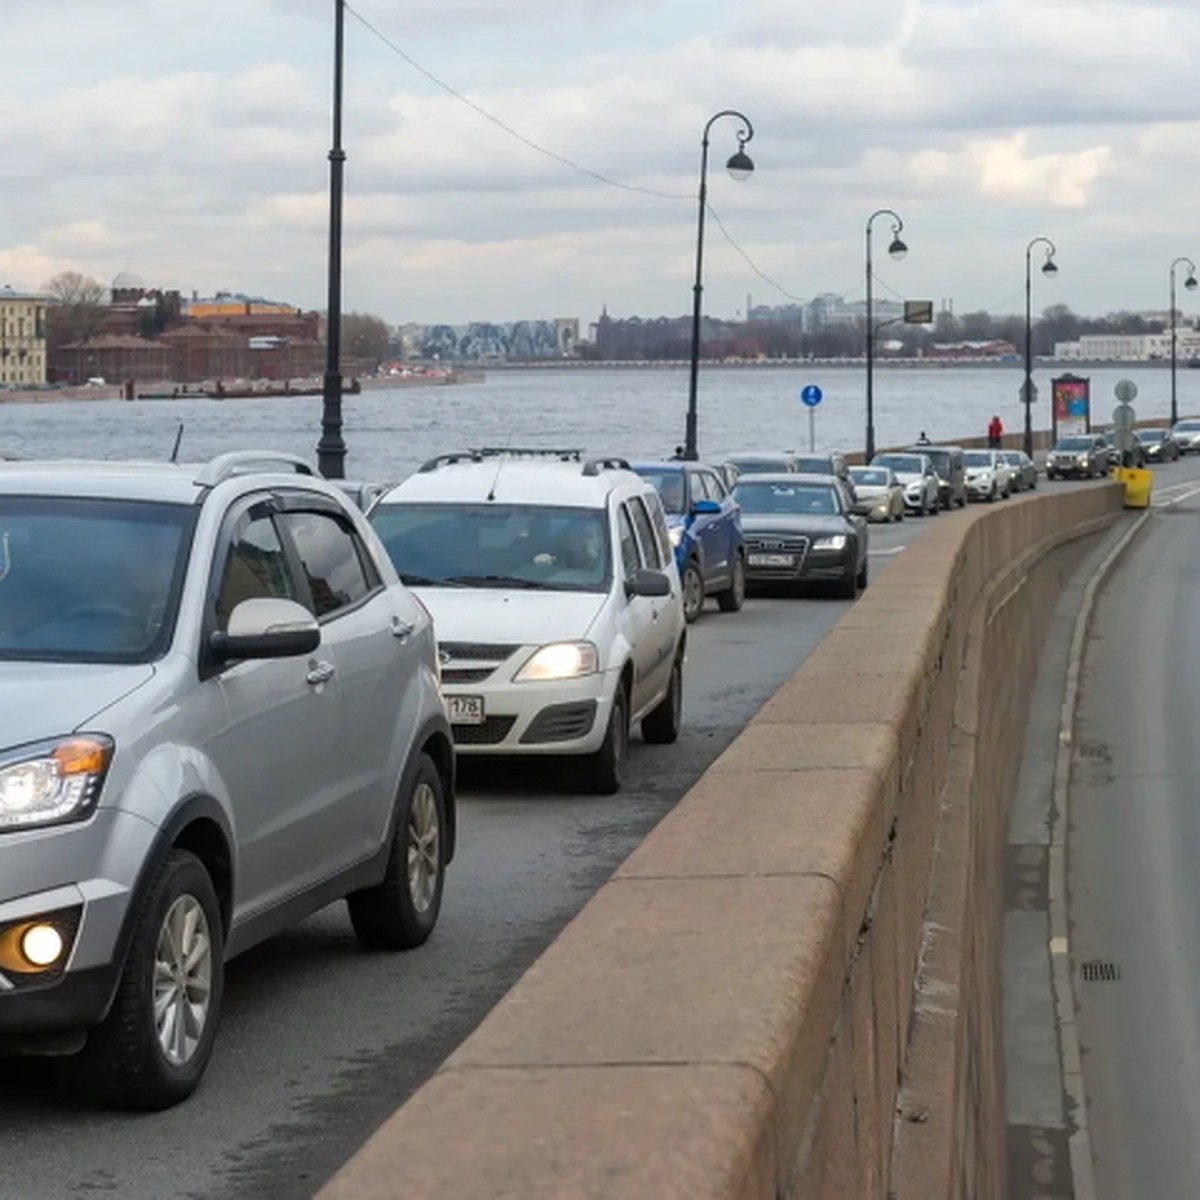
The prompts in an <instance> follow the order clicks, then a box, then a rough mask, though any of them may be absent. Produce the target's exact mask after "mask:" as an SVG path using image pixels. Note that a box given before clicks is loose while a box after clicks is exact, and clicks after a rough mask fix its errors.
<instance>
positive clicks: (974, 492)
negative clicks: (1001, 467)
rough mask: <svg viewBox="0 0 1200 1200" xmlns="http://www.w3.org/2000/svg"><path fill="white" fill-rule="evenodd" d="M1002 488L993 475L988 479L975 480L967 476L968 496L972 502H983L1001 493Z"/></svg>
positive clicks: (978, 478)
mask: <svg viewBox="0 0 1200 1200" xmlns="http://www.w3.org/2000/svg"><path fill="white" fill-rule="evenodd" d="M999 490H1000V488H999V485H998V484H997V482H996V480H995V478H994V477H993V476H991V475H989V476H987V478H980V477H977V478H974V479H972V478H971V477H970V476H969V475H968V476H967V495H968V496H969V497H970V498H971V499H972V500H983V499H985V498H986V497H988V496H991V495H993V494H995V493H997V492H999Z"/></svg>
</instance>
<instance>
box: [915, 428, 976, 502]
mask: <svg viewBox="0 0 1200 1200" xmlns="http://www.w3.org/2000/svg"><path fill="white" fill-rule="evenodd" d="M907 452H908V453H909V454H924V455H925V456H926V457H927V458H928V459H929V461H930V462H931V463H933V469H934V471H936V472H937V478H938V503H939V504H940V505H941V506H942V508H943V509H946V510H949V509H951V508H953V507H954V506H955V505H956V504H957V505H958V507H959V508H966V507H967V474H966V465H965V463H964V461H963V450H962V447H961V446H930V445H928V444H925V443H922V444H920V445H916V446H909V447H908V451H907Z"/></svg>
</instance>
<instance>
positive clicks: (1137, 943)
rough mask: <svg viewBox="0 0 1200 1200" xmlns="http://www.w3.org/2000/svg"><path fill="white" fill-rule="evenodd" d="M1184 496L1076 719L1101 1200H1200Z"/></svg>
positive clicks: (1109, 613) (1096, 632)
mask: <svg viewBox="0 0 1200 1200" xmlns="http://www.w3.org/2000/svg"><path fill="white" fill-rule="evenodd" d="M1167 469H1168V470H1169V469H1170V468H1167ZM1192 474H1193V475H1195V474H1196V472H1195V470H1194V469H1193V471H1192ZM1165 492H1166V488H1165V487H1164V489H1163V493H1165ZM1174 496H1175V498H1176V502H1175V503H1174V504H1172V505H1171V506H1170V507H1164V508H1162V509H1160V510H1159V511H1157V512H1155V513H1154V514H1153V515H1152V517H1151V519H1150V522H1149V524H1148V525H1147V526H1146V528H1145V529H1144V530H1143V532H1142V533H1141V535H1140V536H1139V538H1138V539H1137V540H1136V541H1135V542H1134V543H1133V545H1132V546H1131V547H1130V549H1129V550H1128V551H1127V552H1126V554H1125V557H1124V559H1123V561H1122V563H1121V564H1120V565H1119V566H1118V568H1117V570H1116V572H1115V573H1114V575H1113V576H1112V577H1111V579H1110V582H1109V584H1108V585H1107V587H1106V588H1105V589H1104V591H1103V593H1102V594H1101V597H1100V599H1099V601H1098V604H1097V608H1096V613H1095V617H1094V620H1093V624H1092V632H1091V637H1090V639H1089V642H1088V647H1087V657H1086V660H1085V667H1084V676H1083V685H1082V688H1081V692H1080V705H1079V710H1078V718H1077V722H1076V753H1075V762H1074V769H1073V784H1072V795H1071V828H1070V831H1069V845H1068V855H1069V871H1070V876H1069V885H1070V886H1069V895H1070V916H1071V923H1072V926H1071V959H1072V967H1073V969H1074V979H1075V995H1076V1003H1077V1006H1078V1028H1079V1038H1080V1046H1081V1051H1082V1058H1083V1078H1084V1084H1085V1090H1086V1094H1087V1103H1088V1119H1089V1122H1090V1125H1091V1131H1092V1147H1093V1154H1094V1157H1095V1164H1096V1180H1097V1192H1098V1195H1099V1196H1100V1197H1101V1198H1102V1200H1127V1198H1128V1197H1132V1196H1147V1197H1149V1196H1194V1195H1197V1194H1200V1142H1198V1141H1197V1139H1196V1129H1197V1127H1198V1126H1200V1012H1198V1011H1197V1008H1196V1003H1195V998H1196V996H1197V995H1198V994H1200V959H1197V956H1196V946H1197V945H1200V876H1198V875H1197V872H1196V858H1197V852H1198V851H1200V808H1198V806H1197V805H1196V794H1197V787H1198V785H1200V770H1198V768H1197V765H1196V761H1195V755H1194V751H1193V746H1194V741H1195V714H1196V712H1197V711H1200V641H1198V636H1197V635H1198V634H1200V617H1198V616H1197V609H1196V605H1195V601H1194V596H1195V589H1196V585H1197V583H1198V582H1200V569H1198V568H1197V565H1196V564H1197V562H1200V521H1198V520H1197V518H1198V517H1200V483H1196V482H1195V481H1193V482H1192V483H1191V484H1190V485H1188V486H1187V487H1182V488H1179V489H1178V490H1177V491H1176V492H1175V494H1174ZM1163 498H1164V499H1165V498H1168V496H1167V495H1164V496H1163ZM1084 963H1096V964H1100V963H1103V964H1112V966H1113V967H1114V968H1115V969H1116V971H1119V979H1105V978H1100V979H1094V980H1087V979H1084V978H1083V976H1082V971H1081V964H1084ZM1103 973H1104V974H1108V973H1109V972H1107V971H1105V972H1103ZM1091 974H1093V975H1099V974H1101V972H1100V971H1099V970H1097V969H1093V970H1092V972H1091Z"/></svg>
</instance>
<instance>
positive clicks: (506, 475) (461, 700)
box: [370, 449, 687, 793]
mask: <svg viewBox="0 0 1200 1200" xmlns="http://www.w3.org/2000/svg"><path fill="white" fill-rule="evenodd" d="M370 520H371V523H372V524H373V525H374V527H375V529H376V531H377V532H378V534H379V536H380V538H381V539H382V540H383V543H384V545H385V546H386V547H387V549H388V553H389V554H390V555H391V558H392V561H393V563H395V565H396V569H397V570H398V571H399V572H400V577H401V579H403V580H404V581H405V582H406V583H408V584H409V585H410V586H411V587H412V588H413V589H414V591H415V592H416V594H417V595H418V596H419V597H420V598H421V600H422V602H423V603H424V604H425V605H426V606H427V607H428V608H429V610H430V611H431V612H432V613H433V618H434V622H435V623H436V626H437V633H438V644H439V647H440V652H441V659H442V687H443V691H444V693H445V696H446V702H447V704H448V706H449V711H450V720H451V723H452V727H453V730H454V740H455V744H456V745H457V747H458V749H459V751H460V753H463V754H503V755H540V756H546V755H554V756H564V755H568V756H572V757H574V758H576V759H577V760H578V761H577V764H576V766H577V770H576V778H577V779H578V781H579V783H580V785H581V786H582V787H583V788H584V789H585V790H587V791H592V792H598V793H611V792H615V791H617V790H618V789H619V788H620V787H621V783H622V780H623V777H624V773H625V759H626V751H627V749H628V743H629V733H630V728H631V727H633V726H636V725H637V724H638V723H639V722H640V724H641V730H642V737H643V739H644V740H645V741H647V742H673V741H674V740H675V739H676V738H677V737H678V735H679V727H680V721H681V714H682V703H683V661H684V650H685V647H686V644H687V638H686V628H687V627H686V621H685V620H684V615H683V599H682V587H681V585H680V580H679V572H678V570H677V569H676V566H675V554H674V548H673V547H672V545H671V539H670V534H669V532H668V529H667V520H666V516H665V515H664V513H663V508H662V504H661V503H660V501H659V498H658V492H657V490H656V489H655V487H654V485H653V484H651V483H648V482H647V481H646V480H645V479H643V478H642V477H641V476H640V475H637V474H636V473H635V472H634V471H633V470H632V469H631V468H630V466H629V464H628V463H627V462H626V461H625V460H624V459H615V458H606V459H599V458H596V459H587V458H584V457H583V456H582V455H581V454H580V453H579V452H570V453H568V454H566V455H565V456H564V455H563V454H562V453H560V452H558V451H553V452H548V453H546V454H545V455H541V456H539V455H538V454H537V453H536V452H532V451H524V452H521V451H514V450H511V449H510V450H505V451H488V452H478V451H465V452H463V453H460V454H447V455H441V456H439V457H438V458H435V459H431V460H430V461H429V462H427V463H425V465H424V466H423V467H421V469H420V470H419V471H418V472H417V473H416V474H415V475H412V476H410V477H409V478H408V479H406V480H405V481H404V482H403V483H401V484H399V485H398V486H397V487H394V488H392V489H391V491H389V492H388V493H387V494H386V495H385V496H383V497H382V498H381V499H380V500H379V501H378V502H377V503H376V505H375V506H374V508H373V509H372V510H371V517H370Z"/></svg>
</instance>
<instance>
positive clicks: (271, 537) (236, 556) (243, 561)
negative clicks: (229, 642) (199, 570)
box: [216, 517, 297, 632]
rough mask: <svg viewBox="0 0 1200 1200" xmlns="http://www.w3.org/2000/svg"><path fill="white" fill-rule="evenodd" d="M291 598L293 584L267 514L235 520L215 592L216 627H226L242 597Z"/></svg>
mask: <svg viewBox="0 0 1200 1200" xmlns="http://www.w3.org/2000/svg"><path fill="white" fill-rule="evenodd" d="M272 598H274V599H280V600H295V599H296V598H297V596H296V588H295V584H294V583H293V581H292V574H291V570H290V569H289V567H288V561H287V555H286V553H285V552H284V548H283V543H282V542H281V541H280V540H279V533H278V531H277V530H276V528H275V522H274V521H273V520H272V519H271V518H270V517H257V518H246V519H245V520H243V521H242V522H240V523H239V528H238V529H237V531H235V533H234V536H233V540H232V541H231V542H230V544H229V547H228V549H227V550H226V552H225V562H224V565H223V566H222V568H221V581H220V584H219V585H218V587H217V595H216V628H217V629H219V630H221V631H222V632H224V631H225V630H227V629H228V628H229V617H230V614H231V613H232V612H233V610H234V609H235V608H236V607H237V606H238V605H239V604H240V603H241V602H242V601H243V600H261V599H272Z"/></svg>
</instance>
